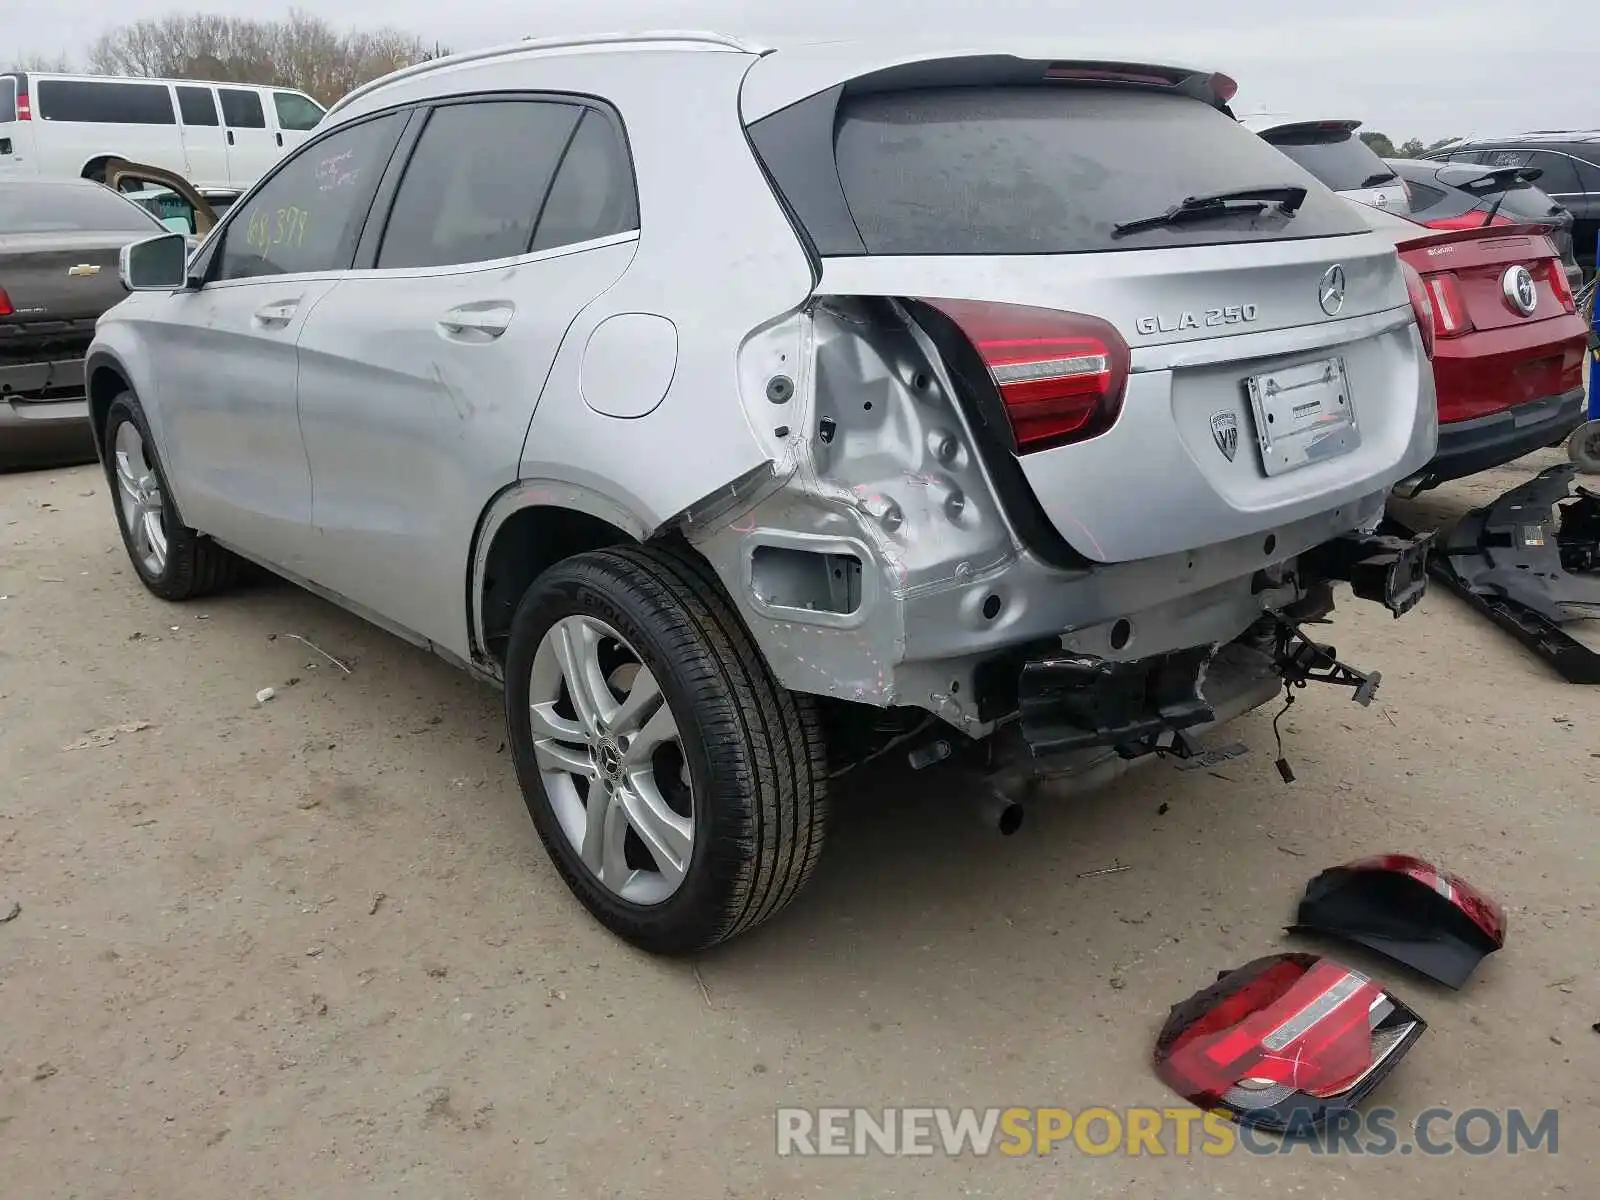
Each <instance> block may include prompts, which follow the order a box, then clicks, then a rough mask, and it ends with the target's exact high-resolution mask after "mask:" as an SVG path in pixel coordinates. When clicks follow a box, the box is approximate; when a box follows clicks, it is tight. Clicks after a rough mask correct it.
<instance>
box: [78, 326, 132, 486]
mask: <svg viewBox="0 0 1600 1200" xmlns="http://www.w3.org/2000/svg"><path fill="white" fill-rule="evenodd" d="M84 384H85V390H86V391H87V392H88V394H89V429H90V431H91V432H92V433H93V435H94V452H95V455H96V457H98V458H99V459H100V460H101V461H102V462H104V461H105V441H106V419H107V417H108V415H109V414H110V412H111V402H112V401H113V400H115V399H116V398H117V397H118V396H119V395H121V394H122V393H123V392H128V391H132V390H133V379H132V376H131V374H130V373H129V371H128V369H127V367H125V366H123V364H122V361H121V360H120V359H118V358H117V357H116V356H115V355H113V354H111V353H109V352H107V351H104V350H102V351H98V352H96V353H94V354H91V355H90V356H89V361H88V362H87V363H85V364H84Z"/></svg>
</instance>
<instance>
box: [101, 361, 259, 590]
mask: <svg viewBox="0 0 1600 1200" xmlns="http://www.w3.org/2000/svg"><path fill="white" fill-rule="evenodd" d="M102 458H103V460H104V463H105V471H106V479H107V481H108V482H109V483H110V485H111V506H112V508H113V510H115V512H116V514H117V528H118V529H119V530H120V531H121V532H122V545H123V548H124V549H125V550H127V552H128V560H129V561H130V562H131V563H132V564H133V569H134V570H135V571H136V572H137V573H138V575H139V578H140V580H141V581H143V583H144V585H145V587H147V588H149V589H150V590H151V591H152V592H154V593H155V594H156V595H158V596H160V597H161V598H162V599H163V600H189V599H193V598H196V597H200V596H209V595H211V594H212V593H213V592H220V591H223V590H225V589H227V588H230V587H232V586H233V585H234V584H235V583H236V582H238V579H239V574H240V569H241V567H242V565H243V560H241V559H240V558H239V557H238V556H237V555H234V554H231V553H229V552H228V551H227V550H224V549H223V548H222V547H221V546H219V545H217V544H216V543H215V542H213V541H212V540H211V539H210V538H208V537H206V536H205V534H203V533H199V532H197V531H196V530H193V529H190V528H189V527H188V526H187V525H185V524H183V523H182V522H181V521H179V520H178V515H177V510H176V509H174V508H173V506H172V502H171V499H170V497H171V492H170V491H169V490H168V487H167V476H166V472H165V471H164V470H163V469H162V466H161V458H160V455H159V454H158V453H157V452H156V445H155V439H154V438H152V437H151V436H150V426H149V424H148V423H147V422H146V421H145V417H144V409H143V408H141V407H140V405H139V401H138V399H137V398H136V397H135V396H134V394H133V393H132V392H123V393H121V394H120V395H118V396H117V398H116V399H114V400H113V401H112V402H111V408H110V410H109V412H108V413H107V415H106V428H105V442H104V451H103V454H102Z"/></svg>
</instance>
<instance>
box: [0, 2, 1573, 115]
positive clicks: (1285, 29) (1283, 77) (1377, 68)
mask: <svg viewBox="0 0 1600 1200" xmlns="http://www.w3.org/2000/svg"><path fill="white" fill-rule="evenodd" d="M8 7H9V8H11V9H13V10H15V11H11V12H9V13H8V16H7V18H6V20H5V22H4V28H3V31H0V59H4V58H9V57H11V56H13V55H15V54H28V53H42V54H49V55H55V54H62V53H65V54H68V55H70V56H77V57H80V58H81V55H82V51H83V49H84V47H85V46H86V45H87V43H88V42H90V41H92V40H93V38H94V37H95V36H96V35H97V34H99V33H101V32H103V31H104V30H105V29H107V28H109V27H111V26H113V25H117V24H121V23H124V22H127V21H132V20H137V19H139V18H141V17H149V16H159V15H161V14H163V13H166V12H169V11H173V10H174V9H181V10H184V11H196V10H199V11H207V12H216V13H222V14H226V15H235V16H243V17H254V18H258V19H260V18H270V17H272V16H275V15H280V14H281V13H283V12H286V11H287V9H288V7H289V5H288V4H287V3H284V4H281V5H280V4H278V3H276V0H191V2H188V3H185V2H184V0H44V2H39V3H33V2H29V0H19V2H18V3H15V4H13V5H10V6H8ZM299 7H301V8H304V9H306V10H307V11H310V12H313V13H316V14H318V15H320V16H322V17H323V18H324V19H326V20H328V21H329V22H330V23H332V24H334V25H336V26H338V27H341V28H343V27H346V26H360V27H370V26H379V25H391V26H396V27H399V28H402V29H405V30H407V31H409V32H413V33H416V34H417V35H418V36H420V37H422V38H423V39H425V40H426V41H428V42H430V43H431V42H433V41H435V40H437V41H439V42H441V43H443V44H445V45H447V46H449V47H450V48H452V49H455V50H467V49H472V48H474V47H478V46H484V45H491V44H493V43H496V42H503V41H511V40H515V39H517V38H520V37H522V36H524V35H529V34H533V35H545V34H570V33H579V32H589V31H597V30H642V29H716V30H718V31H720V32H725V33H734V34H741V35H747V36H751V35H759V36H762V37H765V38H767V39H768V40H769V42H770V43H771V44H775V45H781V44H782V42H783V40H784V39H807V40H815V39H819V38H844V37H857V36H860V37H882V36H891V37H892V36H900V35H902V34H903V33H904V31H907V30H919V31H922V32H924V33H937V35H938V36H940V37H941V38H948V39H949V40H952V41H957V42H973V43H976V42H978V41H981V38H982V37H983V35H984V34H985V33H988V34H993V33H995V32H996V31H998V30H1001V29H1004V30H1005V31H1007V32H1014V33H1027V34H1028V35H1029V36H1032V35H1033V34H1035V33H1036V34H1038V35H1039V36H1040V37H1046V38H1049V39H1051V41H1052V43H1056V42H1059V45H1060V47H1061V49H1060V50H1059V51H1055V53H1059V54H1062V55H1063V56H1065V55H1068V54H1072V53H1074V52H1075V48H1077V47H1080V46H1082V47H1084V48H1085V49H1084V52H1085V53H1092V52H1095V51H1104V50H1105V49H1107V48H1116V49H1118V50H1119V52H1120V54H1121V55H1123V56H1127V57H1132V58H1135V59H1139V58H1143V59H1152V60H1165V61H1168V62H1174V63H1180V64H1183V65H1192V66H1198V67H1207V68H1212V69H1215V70H1219V71H1225V72H1227V73H1228V74H1230V75H1232V76H1233V77H1234V78H1236V79H1237V80H1238V81H1239V84H1240V91H1239V96H1238V99H1237V101H1236V102H1235V109H1236V110H1237V111H1238V112H1239V113H1241V114H1243V113H1248V112H1257V111H1272V112H1293V113H1296V114H1300V115H1306V116H1320V117H1327V118H1342V119H1351V120H1360V121H1362V122H1363V124H1364V128H1366V129H1368V130H1375V131H1381V132H1383V133H1387V134H1388V135H1389V136H1390V137H1391V138H1393V139H1394V141H1395V142H1396V143H1397V144H1398V143H1399V142H1400V141H1402V140H1403V139H1405V138H1408V137H1420V138H1422V139H1424V140H1425V141H1433V140H1436V139H1439V138H1443V137H1450V136H1467V135H1471V134H1478V135H1485V134H1493V133H1515V132H1522V131H1526V130H1530V129H1552V128H1553V129H1570V128H1596V127H1600V9H1597V8H1596V6H1595V0H1541V2H1540V3H1538V4H1520V5H1516V4H1506V3H1504V2H1503V0H1495V2H1494V3H1490V2H1489V0H1330V2H1321V0H1317V2H1313V0H1298V2H1297V0H1279V2H1278V3H1262V2H1260V0H1248V2H1232V3H1203V2H1196V0H1142V2H1137V0H1136V2H1135V3H1116V2H1115V0H1113V2H1111V3H1106V2H1105V0H1102V2H1101V3H1082V2H1080V0H969V2H966V3H963V2H961V0H924V2H921V3H919V2H916V0H786V2H785V0H521V2H518V0H472V3H468V4H441V3H440V2H439V0H343V2H342V3H341V4H340V5H338V6H334V5H331V4H318V3H316V2H315V0H301V3H300V4H299ZM1585 9H1587V12H1585Z"/></svg>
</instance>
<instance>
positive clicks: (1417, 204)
mask: <svg viewBox="0 0 1600 1200" xmlns="http://www.w3.org/2000/svg"><path fill="white" fill-rule="evenodd" d="M1406 188H1407V190H1408V191H1409V192H1410V193H1411V212H1412V214H1413V215H1415V216H1421V215H1423V214H1424V213H1427V215H1428V217H1429V219H1430V220H1431V219H1432V218H1434V217H1443V216H1448V215H1449V214H1448V212H1447V211H1446V210H1445V209H1442V208H1441V209H1440V210H1439V211H1438V212H1433V211H1432V210H1433V209H1434V208H1437V207H1438V206H1439V205H1440V203H1441V202H1442V201H1443V200H1444V199H1445V197H1446V196H1447V195H1448V194H1449V193H1447V192H1446V191H1445V190H1444V189H1443V188H1436V187H1429V186H1428V185H1427V184H1425V183H1407V184H1406ZM1454 194H1455V195H1457V196H1459V195H1461V193H1460V192H1456V193H1454Z"/></svg>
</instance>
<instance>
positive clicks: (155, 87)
mask: <svg viewBox="0 0 1600 1200" xmlns="http://www.w3.org/2000/svg"><path fill="white" fill-rule="evenodd" d="M322 113H323V109H322V106H321V105H320V104H318V103H317V102H316V101H315V100H313V99H312V98H311V97H310V96H307V95H306V94H305V93H304V92H297V91H295V90H294V89H293V88H280V87H257V86H255V85H252V84H244V83H203V82H198V81H195V80H189V79H131V78H128V79H124V78H116V77H112V76H108V75H60V74H53V73H47V72H41V71H12V72H9V73H6V74H0V177H4V176H6V175H12V174H29V175H42V176H45V177H47V178H49V177H53V178H70V179H76V178H78V177H80V176H81V177H84V178H89V179H99V178H102V177H103V174H104V168H105V163H106V161H107V160H108V159H112V158H122V159H128V160H130V161H133V162H141V163H149V164H150V165H152V166H157V167H164V168H166V169H167V170H169V171H176V172H177V173H179V174H181V175H182V176H184V177H185V178H186V179H188V180H190V181H191V182H193V183H194V185H195V186H196V187H198V188H200V189H201V190H202V191H205V192H208V193H212V194H216V193H223V194H226V193H237V192H241V191H243V190H244V189H245V188H247V187H249V186H250V185H251V184H252V183H254V182H255V181H256V180H257V179H258V178H260V177H261V175H263V174H264V173H265V172H266V170H267V168H269V167H270V166H272V164H273V163H275V162H276V161H277V160H278V158H279V157H280V156H281V155H282V154H283V153H284V151H286V150H288V149H290V148H291V147H294V146H298V145H299V144H300V143H301V142H303V141H305V140H306V138H307V136H309V134H310V132H311V130H312V129H314V128H315V127H316V125H317V122H319V121H320V120H322Z"/></svg>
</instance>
